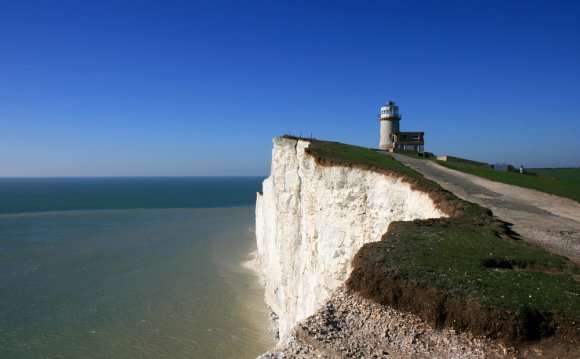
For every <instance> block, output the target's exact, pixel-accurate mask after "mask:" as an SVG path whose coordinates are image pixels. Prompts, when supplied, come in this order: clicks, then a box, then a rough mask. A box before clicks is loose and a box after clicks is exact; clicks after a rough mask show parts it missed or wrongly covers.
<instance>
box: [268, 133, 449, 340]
mask: <svg viewBox="0 0 580 359" xmlns="http://www.w3.org/2000/svg"><path fill="white" fill-rule="evenodd" d="M308 146H309V142H308V141H304V140H298V139H290V138H275V139H274V149H273V151H272V170H271V175H270V177H268V178H267V179H266V180H265V181H264V183H263V192H261V193H259V194H258V198H257V203H256V239H257V244H258V256H257V261H258V265H259V268H260V270H261V272H262V274H263V277H264V281H265V292H266V294H265V296H266V302H267V304H268V305H269V306H270V307H271V308H272V310H273V311H274V312H275V313H276V314H277V315H278V317H279V334H280V337H281V338H282V339H284V338H286V337H287V336H288V335H289V333H290V332H291V329H292V328H293V327H294V326H295V325H296V324H297V323H298V322H299V321H300V320H303V319H305V318H307V317H308V316H310V315H312V314H314V313H315V311H316V310H317V309H318V308H319V307H320V306H321V305H322V304H323V303H324V302H325V301H326V300H327V299H328V298H329V296H330V295H331V293H332V291H333V290H334V289H336V288H337V287H339V286H340V284H342V283H343V282H344V281H345V280H346V279H347V278H348V276H349V274H350V271H351V268H350V262H351V259H352V258H353V256H354V255H355V254H356V252H357V251H358V249H359V248H360V247H361V246H362V245H363V244H365V243H369V242H374V241H379V240H380V239H381V236H382V235H383V234H384V233H385V232H387V229H388V227H389V224H390V223H391V222H393V221H401V220H403V221H411V220H414V219H425V218H439V217H443V216H445V214H444V213H443V212H442V211H440V210H439V209H438V208H437V206H436V205H435V204H434V203H433V201H432V200H431V198H430V197H429V195H427V194H426V193H424V192H421V191H417V190H414V189H412V188H411V185H409V184H408V183H406V182H404V181H403V180H402V179H401V178H398V177H395V176H389V175H388V174H385V173H379V172H377V171H372V170H365V169H360V168H353V167H348V166H341V165H332V166H325V165H322V164H319V163H318V162H317V161H316V159H315V158H313V157H312V156H310V155H308V154H307V152H306V151H305V149H306V148H307V147H308Z"/></svg>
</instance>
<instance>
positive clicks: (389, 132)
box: [379, 100, 401, 151]
mask: <svg viewBox="0 0 580 359" xmlns="http://www.w3.org/2000/svg"><path fill="white" fill-rule="evenodd" d="M400 120H401V115H399V106H396V105H395V103H394V102H393V101H391V100H389V101H388V102H387V104H386V106H383V107H381V113H380V114H379V121H380V123H381V139H380V142H379V149H380V150H384V151H386V150H392V149H393V148H394V144H395V142H396V139H395V138H396V136H397V135H398V134H399V121H400Z"/></svg>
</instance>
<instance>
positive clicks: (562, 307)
mask: <svg viewBox="0 0 580 359" xmlns="http://www.w3.org/2000/svg"><path fill="white" fill-rule="evenodd" d="M466 222H467V223H466ZM470 222H471V221H466V218H457V219H449V220H441V221H438V222H434V223H429V225H428V226H424V225H422V224H420V223H412V224H411V223H409V224H404V225H402V226H401V227H400V228H398V230H397V231H395V232H394V235H393V236H392V237H390V238H389V243H390V245H391V246H392V248H393V250H391V251H384V252H382V253H381V256H380V258H377V259H379V260H380V261H381V262H384V263H388V266H389V267H391V268H393V269H394V272H395V273H393V274H394V275H396V276H403V277H406V278H409V279H411V280H413V281H416V282H419V283H422V284H424V285H426V286H429V287H434V288H438V289H441V290H443V291H444V292H446V293H448V294H451V295H453V296H456V297H460V298H466V297H471V298H476V299H477V300H478V301H479V302H480V303H481V304H484V305H487V306H492V307H496V308H502V309H506V310H509V311H516V312H522V311H525V310H528V309H535V310H539V311H542V312H558V313H566V314H567V315H571V316H573V317H577V318H580V300H579V296H580V283H579V282H578V280H577V278H576V279H575V272H576V273H577V270H578V267H577V266H575V265H574V264H572V263H571V262H569V261H568V260H566V259H565V258H562V257H559V256H556V255H553V254H550V253H548V252H546V251H544V250H542V249H539V248H537V247H533V246H529V245H526V244H525V243H522V242H520V241H517V240H506V239H501V238H499V237H498V236H497V228H494V225H493V220H492V219H491V218H488V221H486V220H485V217H484V221H483V222H480V223H479V224H476V225H473V223H474V222H471V223H470ZM485 222H488V223H485ZM489 263H511V264H512V265H513V267H512V268H509V269H508V268H497V267H496V268H494V266H491V267H489ZM486 264H487V265H486ZM500 267H501V266H500Z"/></svg>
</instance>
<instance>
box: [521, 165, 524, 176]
mask: <svg viewBox="0 0 580 359" xmlns="http://www.w3.org/2000/svg"><path fill="white" fill-rule="evenodd" d="M520 174H521V175H523V174H524V166H523V165H521V166H520Z"/></svg>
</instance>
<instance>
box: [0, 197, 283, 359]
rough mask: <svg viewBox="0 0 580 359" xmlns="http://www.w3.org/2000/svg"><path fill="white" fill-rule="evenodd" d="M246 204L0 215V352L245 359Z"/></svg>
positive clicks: (248, 287) (264, 318) (256, 325)
mask: <svg viewBox="0 0 580 359" xmlns="http://www.w3.org/2000/svg"><path fill="white" fill-rule="evenodd" d="M253 221H254V207H253V206H240V207H222V208H188V209H167V208H163V209H122V210H119V209H114V210H82V211H54V212H38V213H18V214H2V215H0V357H2V358H12V357H14V358H39V357H48V358H136V357H142V358H147V357H150V358H160V357H165V358H253V357H255V356H256V355H258V354H260V353H262V352H264V351H266V350H267V349H268V347H270V346H271V345H272V344H273V338H272V334H271V333H270V332H269V331H268V330H267V327H268V316H269V312H268V310H267V308H266V306H265V304H264V301H263V288H261V287H260V286H259V284H258V280H257V278H256V276H255V274H254V273H253V272H252V271H250V270H248V269H246V268H244V267H243V266H242V263H243V262H244V261H247V260H248V259H249V253H250V252H252V251H253V250H254V249H255V240H254V233H253Z"/></svg>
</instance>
